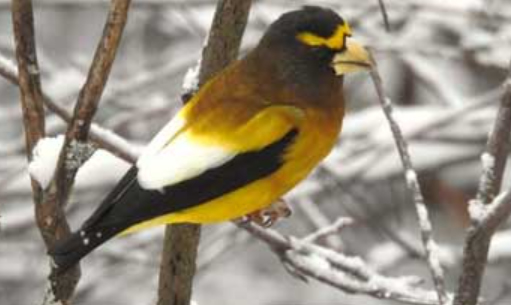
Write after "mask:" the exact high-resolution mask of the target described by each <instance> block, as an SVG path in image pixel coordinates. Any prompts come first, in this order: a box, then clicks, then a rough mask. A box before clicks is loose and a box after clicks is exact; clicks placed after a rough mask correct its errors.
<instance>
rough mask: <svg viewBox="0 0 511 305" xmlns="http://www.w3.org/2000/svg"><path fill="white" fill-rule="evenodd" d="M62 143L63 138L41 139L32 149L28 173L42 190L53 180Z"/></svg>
mask: <svg viewBox="0 0 511 305" xmlns="http://www.w3.org/2000/svg"><path fill="white" fill-rule="evenodd" d="M63 143H64V136H63V135H58V136H57V137H47V138H43V139H41V140H39V141H38V142H37V144H36V146H35V147H34V150H33V152H32V154H33V159H32V161H31V162H30V163H29V164H28V172H29V174H30V176H31V177H32V178H33V179H34V180H36V181H37V182H39V184H40V185H41V187H42V188H46V187H47V186H48V185H49V183H50V182H51V179H52V178H53V174H54V173H55V167H56V166H57V161H58V158H59V154H60V150H61V148H62V144H63Z"/></svg>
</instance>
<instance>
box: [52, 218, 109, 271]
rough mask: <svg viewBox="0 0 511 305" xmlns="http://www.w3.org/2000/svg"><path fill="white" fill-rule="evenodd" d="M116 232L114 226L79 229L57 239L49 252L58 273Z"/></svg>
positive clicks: (71, 265)
mask: <svg viewBox="0 0 511 305" xmlns="http://www.w3.org/2000/svg"><path fill="white" fill-rule="evenodd" d="M117 233H119V229H117V228H114V227H110V228H95V229H88V230H80V231H77V232H75V233H73V234H71V235H70V236H69V237H67V238H65V239H63V240H62V241H59V242H58V243H57V244H56V245H55V247H54V248H53V249H51V251H50V253H49V254H50V255H51V256H52V258H53V263H54V264H55V265H56V268H57V270H58V273H63V272H65V271H67V270H68V269H69V268H71V267H73V266H74V265H76V264H77V263H78V262H79V261H80V260H81V259H82V258H83V257H84V256H86V255H87V254H89V253H90V252H91V251H93V250H94V249H96V248H97V247H98V246H100V245H101V244H103V243H104V242H105V241H107V240H108V239H110V238H112V237H113V236H115V235H116V234H117Z"/></svg>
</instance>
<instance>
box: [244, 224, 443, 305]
mask: <svg viewBox="0 0 511 305" xmlns="http://www.w3.org/2000/svg"><path fill="white" fill-rule="evenodd" d="M237 225H238V226H239V227H241V228H243V229H245V230H246V231H248V232H249V233H251V234H252V235H253V236H255V237H256V238H258V239H259V240H261V241H264V242H265V243H266V244H267V245H268V246H269V247H270V249H271V250H272V251H273V252H274V253H275V254H276V255H277V256H278V257H279V258H280V259H281V260H282V262H283V264H284V266H285V267H286V268H287V270H288V271H290V272H291V274H292V275H295V276H298V277H299V278H301V279H304V280H306V279H307V278H313V279H316V280H318V281H320V282H323V283H325V284H328V285H330V286H333V287H336V288H338V289H340V290H342V291H345V292H348V293H353V294H366V295H371V296H373V297H376V298H379V299H389V300H396V301H400V302H405V303H409V304H423V305H427V304H428V305H434V304H435V305H436V304H438V301H437V298H436V296H435V292H434V291H428V290H424V289H422V288H419V287H417V285H418V284H419V283H420V282H421V280H420V279H419V278H417V277H415V276H403V277H387V276H384V275H381V274H379V273H377V272H375V271H374V270H372V269H371V268H370V267H369V266H367V265H366V263H365V262H364V261H363V260H362V259H360V258H359V257H349V256H346V255H344V254H342V253H339V252H336V251H334V250H331V249H328V248H325V247H321V246H318V245H315V244H313V243H311V242H310V241H309V238H308V237H306V238H305V239H301V240H300V239H296V238H294V237H290V236H284V235H282V234H280V233H278V232H277V231H275V230H272V229H263V228H261V227H258V226H256V225H254V224H252V223H249V222H238V223H237Z"/></svg>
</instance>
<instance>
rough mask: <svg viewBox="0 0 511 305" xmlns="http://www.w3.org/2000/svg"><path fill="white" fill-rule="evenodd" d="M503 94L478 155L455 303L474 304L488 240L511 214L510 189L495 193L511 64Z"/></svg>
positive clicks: (510, 110) (505, 139) (510, 111)
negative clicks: (477, 174)
mask: <svg viewBox="0 0 511 305" xmlns="http://www.w3.org/2000/svg"><path fill="white" fill-rule="evenodd" d="M503 90H504V93H503V95H502V99H501V103H500V106H499V109H498V112H497V117H496V118H495V122H494V125H493V128H492V130H491V132H490V135H489V137H488V143H487V144H486V150H485V152H484V153H483V154H482V156H481V162H482V168H483V171H482V174H481V178H480V181H479V190H478V193H477V197H476V199H474V200H472V201H471V202H470V207H469V212H470V216H471V219H472V226H471V227H470V228H469V230H468V235H467V238H466V239H465V245H464V249H463V262H462V266H463V269H462V270H463V271H462V274H461V276H460V279H459V282H458V289H457V294H456V298H455V300H454V304H455V305H474V304H476V303H477V300H478V298H479V292H480V289H481V283H482V279H483V274H484V270H485V268H486V263H487V258H488V250H489V246H490V241H491V239H492V236H493V234H494V233H495V230H496V229H497V227H498V226H499V225H500V224H501V223H502V222H503V221H504V220H505V219H507V218H508V217H509V215H510V213H511V199H510V197H511V196H510V194H509V191H507V192H504V193H503V194H501V195H499V196H497V194H498V193H499V191H500V187H501V183H502V177H503V174H504V169H505V166H506V160H507V156H508V154H509V145H510V142H509V136H510V134H511V64H510V66H509V70H508V76H507V79H506V80H505V81H504V84H503Z"/></svg>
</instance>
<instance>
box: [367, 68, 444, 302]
mask: <svg viewBox="0 0 511 305" xmlns="http://www.w3.org/2000/svg"><path fill="white" fill-rule="evenodd" d="M373 62H374V63H373V69H372V70H371V77H372V79H373V82H374V85H375V88H376V92H377V95H378V101H379V102H380V105H381V107H382V109H383V112H384V113H385V117H386V118H387V121H388V123H389V126H390V129H391V131H392V134H393V136H394V140H395V142H396V146H397V150H398V152H399V156H400V159H401V163H402V164H403V168H404V171H405V178H406V185H407V187H408V189H409V191H410V193H411V194H412V196H413V201H414V203H415V209H416V212H417V217H418V219H419V227H420V231H421V237H422V243H423V246H424V251H425V254H426V261H427V263H428V266H429V269H430V272H431V276H432V278H433V283H434V284H435V288H436V291H437V294H438V300H439V303H440V304H442V305H445V304H447V302H448V296H447V292H446V288H445V279H444V272H443V269H442V266H441V264H440V259H439V254H438V245H437V243H436V242H435V240H434V238H433V228H432V225H431V220H430V219H429V213H428V210H427V208H426V204H425V203H424V197H423V196H422V191H421V188H420V185H419V180H418V178H417V173H416V172H415V169H414V168H413V165H412V160H411V157H410V154H409V152H408V144H407V142H406V140H405V139H404V137H403V134H402V132H401V128H400V127H399V125H398V124H397V122H396V120H395V119H394V117H393V115H392V104H391V101H390V98H388V97H387V96H386V95H385V92H384V90H383V84H382V80H381V77H380V74H379V71H378V67H377V64H376V61H374V60H373Z"/></svg>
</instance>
